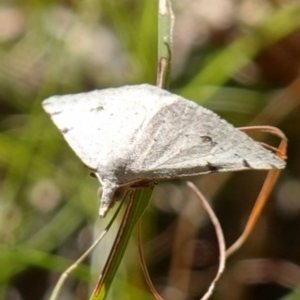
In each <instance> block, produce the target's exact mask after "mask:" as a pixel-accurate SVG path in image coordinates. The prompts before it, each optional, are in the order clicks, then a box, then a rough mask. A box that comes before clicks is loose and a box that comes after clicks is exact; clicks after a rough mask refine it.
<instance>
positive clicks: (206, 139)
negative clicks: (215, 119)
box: [201, 135, 217, 146]
mask: <svg viewBox="0 0 300 300" xmlns="http://www.w3.org/2000/svg"><path fill="white" fill-rule="evenodd" d="M201 139H202V142H203V143H210V144H211V145H212V146H215V145H216V144H217V143H216V142H214V141H213V139H212V138H211V137H210V136H208V135H203V136H201Z"/></svg>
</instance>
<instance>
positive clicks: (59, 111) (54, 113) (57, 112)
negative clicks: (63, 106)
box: [50, 110, 62, 116]
mask: <svg viewBox="0 0 300 300" xmlns="http://www.w3.org/2000/svg"><path fill="white" fill-rule="evenodd" d="M61 113H62V110H58V111H55V112H52V113H50V115H51V116H56V115H59V114H61Z"/></svg>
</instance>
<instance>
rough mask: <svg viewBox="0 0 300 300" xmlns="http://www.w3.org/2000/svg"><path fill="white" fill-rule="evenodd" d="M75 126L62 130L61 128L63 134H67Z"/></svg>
mask: <svg viewBox="0 0 300 300" xmlns="http://www.w3.org/2000/svg"><path fill="white" fill-rule="evenodd" d="M72 129H73V128H66V127H65V128H63V129H62V130H61V132H62V133H63V134H66V133H68V132H69V131H71V130H72Z"/></svg>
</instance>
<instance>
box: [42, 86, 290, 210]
mask: <svg viewBox="0 0 300 300" xmlns="http://www.w3.org/2000/svg"><path fill="white" fill-rule="evenodd" d="M43 108H44V109H45V111H46V112H47V113H48V114H49V115H50V117H51V118H52V120H53V122H54V123H55V124H56V126H57V127H58V128H59V130H60V131H61V132H62V133H63V135H64V137H65V139H66V140H67V142H68V143H69V145H70V146H71V148H72V149H73V150H74V152H75V153H76V154H77V155H78V157H79V158H80V159H81V160H82V161H83V163H84V164H85V165H86V166H88V167H89V168H91V169H92V170H93V171H94V172H95V174H96V176H97V177H98V179H99V180H100V182H101V184H102V186H103V193H102V198H101V207H100V215H102V216H104V215H105V214H106V212H107V210H108V209H109V206H110V204H111V202H112V199H113V195H114V193H115V191H116V189H118V188H119V187H120V186H126V185H131V184H133V183H136V182H139V181H143V180H149V181H155V180H157V181H158V180H168V179H175V178H183V177H190V176H196V175H200V174H205V173H210V172H226V171H239V170H245V169H258V170H269V169H282V168H284V167H285V162H284V161H282V160H281V159H279V158H278V157H277V156H276V155H275V154H274V153H272V152H271V151H269V150H267V149H265V148H264V147H263V146H261V145H260V144H259V143H257V142H255V141H254V140H252V139H251V138H250V137H249V136H247V135H246V134H245V133H243V132H241V131H239V130H238V129H236V128H234V127H233V126H232V125H231V124H229V123H228V122H226V121H225V120H223V119H221V118H220V117H219V116H218V115H217V114H215V113H213V112H212V111H210V110H208V109H205V108H203V107H201V106H199V105H197V104H195V103H194V102H192V101H189V100H186V99H184V98H182V97H180V96H178V95H175V94H172V93H170V92H168V91H165V90H162V89H160V88H158V87H155V86H151V85H147V84H143V85H136V86H124V87H120V88H110V89H104V90H96V91H92V92H88V93H80V94H75V95H66V96H53V97H50V98H48V99H47V100H45V101H44V102H43Z"/></svg>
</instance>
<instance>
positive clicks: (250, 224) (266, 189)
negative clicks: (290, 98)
mask: <svg viewBox="0 0 300 300" xmlns="http://www.w3.org/2000/svg"><path fill="white" fill-rule="evenodd" d="M239 130H241V131H258V132H267V133H270V134H273V135H275V136H277V137H279V138H281V142H280V144H279V146H278V148H277V149H276V153H277V155H278V157H279V158H281V159H286V151H287V138H286V136H285V135H284V133H283V132H282V131H281V130H280V129H278V128H276V127H273V126H249V127H241V128H239ZM279 174H280V170H270V171H269V172H268V175H267V178H266V179H265V182H264V184H263V187H262V188H261V191H260V193H259V195H258V197H257V200H256V202H255V205H254V207H253V209H252V211H251V214H250V216H249V219H248V221H247V223H246V226H245V228H244V231H243V233H242V234H241V236H240V237H239V238H238V239H237V240H236V241H235V242H234V243H233V244H232V245H231V246H230V247H229V248H228V249H227V251H226V257H229V256H230V255H232V254H233V253H234V252H235V251H237V250H238V249H239V248H240V247H241V246H242V244H243V243H244V242H245V241H246V239H247V238H248V236H249V234H250V233H251V231H252V230H253V228H254V226H255V225H256V223H257V220H258V218H259V216H260V215H261V212H262V210H263V208H264V207H265V204H266V202H267V200H268V197H269V195H270V194H271V192H272V190H273V187H274V185H275V183H276V181H277V179H278V177H279Z"/></svg>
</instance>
